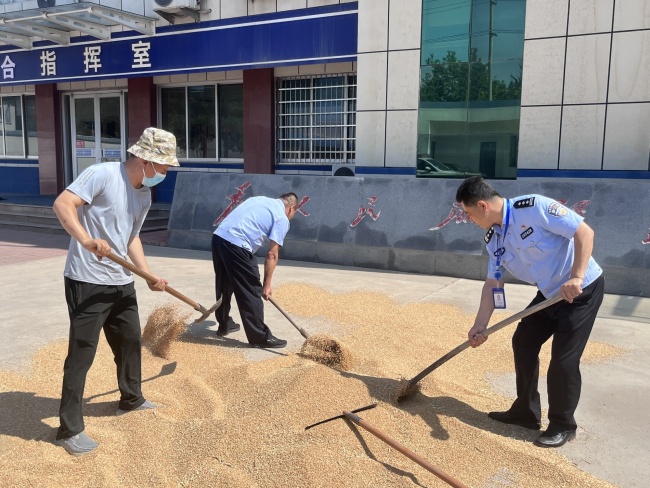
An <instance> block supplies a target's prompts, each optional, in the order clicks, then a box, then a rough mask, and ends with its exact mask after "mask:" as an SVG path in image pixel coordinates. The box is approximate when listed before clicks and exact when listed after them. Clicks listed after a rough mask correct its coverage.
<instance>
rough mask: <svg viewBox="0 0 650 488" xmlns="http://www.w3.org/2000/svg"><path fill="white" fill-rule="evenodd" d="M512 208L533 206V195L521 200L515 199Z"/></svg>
mask: <svg viewBox="0 0 650 488" xmlns="http://www.w3.org/2000/svg"><path fill="white" fill-rule="evenodd" d="M512 206H513V207H514V208H526V207H534V206H535V197H530V198H524V199H522V200H517V201H516V202H515V203H514V204H513V205H512Z"/></svg>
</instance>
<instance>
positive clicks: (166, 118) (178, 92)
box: [160, 87, 187, 158]
mask: <svg viewBox="0 0 650 488" xmlns="http://www.w3.org/2000/svg"><path fill="white" fill-rule="evenodd" d="M160 111H161V115H160V122H161V125H162V128H163V129H164V130H166V131H168V132H171V133H172V134H174V135H175V136H176V154H177V156H178V157H179V158H185V157H187V134H186V120H187V119H186V115H185V88H184V87H178V88H162V89H161V90H160Z"/></svg>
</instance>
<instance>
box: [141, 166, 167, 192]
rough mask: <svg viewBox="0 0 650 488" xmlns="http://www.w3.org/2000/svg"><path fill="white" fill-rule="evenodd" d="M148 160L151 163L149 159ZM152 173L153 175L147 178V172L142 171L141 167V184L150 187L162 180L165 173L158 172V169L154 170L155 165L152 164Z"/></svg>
mask: <svg viewBox="0 0 650 488" xmlns="http://www.w3.org/2000/svg"><path fill="white" fill-rule="evenodd" d="M149 162H150V163H151V161H149ZM151 166H153V163H151ZM153 173H154V175H153V176H152V177H151V178H149V177H148V176H147V174H146V173H145V172H144V167H143V168H142V184H143V185H144V186H148V187H149V188H151V187H152V186H156V185H157V184H158V183H160V182H161V181H162V180H164V179H165V176H166V175H164V174H162V173H158V171H156V167H155V166H153Z"/></svg>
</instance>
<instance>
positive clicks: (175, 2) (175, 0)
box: [152, 0, 201, 11]
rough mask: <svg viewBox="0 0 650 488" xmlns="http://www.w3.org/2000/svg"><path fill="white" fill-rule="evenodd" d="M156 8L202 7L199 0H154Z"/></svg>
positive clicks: (164, 9)
mask: <svg viewBox="0 0 650 488" xmlns="http://www.w3.org/2000/svg"><path fill="white" fill-rule="evenodd" d="M152 2H153V3H152V7H153V9H154V10H163V11H169V10H180V9H184V8H190V9H195V10H199V9H200V8H201V6H200V2H199V0H152Z"/></svg>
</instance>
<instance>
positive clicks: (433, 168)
mask: <svg viewBox="0 0 650 488" xmlns="http://www.w3.org/2000/svg"><path fill="white" fill-rule="evenodd" d="M525 6H526V2H525V0H424V3H423V13H422V66H421V74H420V108H419V114H418V148H417V150H418V160H417V163H416V166H417V174H418V175H419V176H427V177H436V176H437V177H441V176H443V177H444V176H446V177H464V176H466V175H470V174H482V175H484V176H486V177H490V178H514V177H515V176H516V165H517V162H516V159H517V146H518V137H519V117H520V104H521V80H522V65H523V45H524V44H523V43H524V34H523V33H524V21H525Z"/></svg>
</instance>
